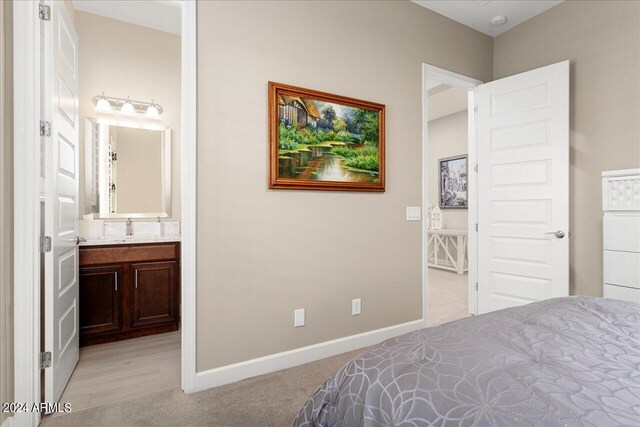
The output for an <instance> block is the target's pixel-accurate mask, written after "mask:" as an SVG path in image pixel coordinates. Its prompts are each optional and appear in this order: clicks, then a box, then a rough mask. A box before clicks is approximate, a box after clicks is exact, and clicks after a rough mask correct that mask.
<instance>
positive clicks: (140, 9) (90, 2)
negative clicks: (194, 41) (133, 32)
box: [72, 0, 182, 35]
mask: <svg viewBox="0 0 640 427" xmlns="http://www.w3.org/2000/svg"><path fill="white" fill-rule="evenodd" d="M72 3H73V7H75V9H76V10H79V11H81V12H87V13H93V14H94V15H100V16H104V17H106V18H111V19H116V20H118V21H124V22H128V23H130V24H136V25H140V26H143V27H147V28H153V29H154V30H160V31H164V32H167V33H173V34H177V35H180V20H181V15H182V10H181V6H180V3H179V2H175V1H170V0H165V1H162V0H156V1H149V0H128V1H117V0H72Z"/></svg>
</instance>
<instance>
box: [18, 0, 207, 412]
mask: <svg viewBox="0 0 640 427" xmlns="http://www.w3.org/2000/svg"><path fill="white" fill-rule="evenodd" d="M143 3H144V2H137V3H136V7H131V5H129V4H124V3H122V2H118V1H104V2H86V1H64V2H63V1H41V2H40V4H38V3H36V2H25V3H21V4H19V5H16V9H15V14H14V17H15V22H18V23H20V22H24V23H25V25H24V26H22V25H16V26H15V29H14V39H15V40H21V43H22V41H23V43H22V44H23V45H24V49H18V52H21V54H20V55H16V60H15V62H14V67H15V69H16V74H17V75H18V76H19V77H18V78H17V79H16V87H17V92H18V93H23V94H24V96H19V97H16V108H15V109H16V111H17V114H16V126H17V127H18V128H21V129H22V128H24V129H30V126H27V125H25V126H21V124H30V123H32V118H33V117H38V118H39V119H40V126H39V129H38V130H39V134H38V130H36V132H31V131H29V132H24V133H23V134H20V135H17V136H16V141H18V140H21V141H22V142H23V143H20V144H17V148H16V151H17V153H18V154H19V155H20V157H18V160H20V161H17V162H16V164H17V165H18V164H20V165H21V166H22V167H23V169H20V172H21V173H20V174H16V177H15V183H16V188H23V189H25V188H26V190H25V194H26V195H27V196H26V197H24V198H22V199H17V200H16V204H15V205H16V212H20V211H24V212H28V213H29V214H28V215H25V219H24V222H23V223H19V224H17V225H16V235H22V234H28V233H38V234H39V237H40V239H39V242H38V243H39V247H36V245H35V244H33V242H36V241H38V239H37V238H36V239H24V240H23V241H24V242H25V244H24V249H25V250H24V251H23V252H24V254H25V255H28V256H25V259H20V260H19V257H17V258H16V266H17V270H18V275H17V276H16V277H19V276H20V274H23V275H24V276H25V278H26V280H24V281H23V282H22V283H23V284H24V286H20V287H16V306H17V310H16V312H17V313H19V315H17V316H16V325H17V327H18V328H20V329H21V330H22V331H23V332H24V333H22V334H20V336H25V337H32V338H33V339H29V340H27V339H25V340H16V344H15V355H16V356H15V357H16V359H17V360H22V361H24V363H22V364H17V365H16V392H15V393H16V399H20V400H21V401H25V402H34V403H36V402H43V401H44V402H47V403H48V404H51V405H53V404H54V403H56V402H61V403H71V404H72V410H74V411H76V410H82V409H85V408H89V407H95V406H102V405H104V404H108V403H110V402H111V403H113V402H117V401H118V400H125V399H130V398H132V397H135V396H143V395H145V394H149V393H151V392H156V391H160V390H164V389H167V388H178V387H182V388H183V389H184V390H185V391H192V390H193V382H194V378H195V364H194V360H195V346H194V345H193V342H194V341H193V337H194V322H193V319H194V315H195V313H194V312H193V310H194V309H195V307H194V305H193V298H192V297H191V296H192V295H193V292H194V287H195V283H194V282H193V281H192V280H184V281H183V280H181V278H182V277H183V276H185V277H188V278H189V279H191V278H192V277H193V274H194V271H195V251H194V249H195V247H194V240H193V239H194V231H195V215H194V214H195V210H194V207H195V193H194V191H195V187H194V186H193V178H194V175H195V170H194V168H193V166H192V165H191V164H192V163H193V154H194V149H195V102H196V100H195V68H194V64H195V29H194V28H195V4H192V3H184V2H181V1H170V2H167V1H157V2H156V1H153V2H146V3H144V4H143ZM34 9H35V10H34ZM34 12H35V13H34ZM33 16H36V17H39V18H40V19H39V20H38V21H37V23H38V25H31V24H35V23H36V21H35V20H34V19H32V17H33ZM26 23H29V25H26ZM185 23H186V24H185ZM183 29H184V31H183ZM35 82H40V84H39V85H38V84H35ZM18 100H20V101H19V103H18ZM18 107H19V108H18ZM21 138H22V139H21ZM22 160H23V161H22ZM21 161H22V163H21ZM185 163H186V164H189V165H190V167H189V168H184V167H182V165H184V164H185ZM183 171H185V172H183ZM185 182H187V183H185ZM24 183H27V184H28V185H22V184H24ZM34 184H37V185H34ZM185 187H186V188H187V191H184V188H185ZM30 190H33V191H32V192H29V191H30ZM182 221H185V222H187V224H188V225H187V226H186V227H184V226H183V225H182ZM181 229H182V233H181ZM36 237H38V236H37V235H36ZM181 240H182V242H181ZM183 253H188V254H189V255H185V256H184V258H185V263H184V266H183V265H182V258H183V255H182V254H183ZM36 254H37V255H36ZM105 256H106V257H105ZM183 271H184V273H183ZM16 280H17V279H16ZM17 282H18V280H17ZM181 282H185V285H184V288H185V289H184V291H183V289H182V286H181ZM181 301H184V302H185V303H184V309H183V304H181ZM154 366H155V368H153V367H154ZM18 384H20V386H19V387H18ZM74 393H75V394H74ZM39 418H40V416H39V415H38V414H37V413H34V414H23V415H22V414H19V415H18V416H17V418H16V423H18V424H19V425H22V424H23V423H24V424H25V425H26V424H27V423H28V424H29V425H36V424H37V423H38V420H39Z"/></svg>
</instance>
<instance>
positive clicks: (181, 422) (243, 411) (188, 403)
mask: <svg viewBox="0 0 640 427" xmlns="http://www.w3.org/2000/svg"><path fill="white" fill-rule="evenodd" d="M362 351H363V350H357V351H354V352H350V353H345V354H341V355H338V356H334V357H330V358H327V359H322V360H319V361H317V362H312V363H308V364H306V365H301V366H297V367H294V368H289V369H285V370H282V371H278V372H273V373H270V374H267V375H261V376H258V377H254V378H250V379H246V380H243V381H239V382H237V383H233V384H229V385H225V386H221V387H217V388H213V389H209V390H205V391H202V392H199V393H193V394H189V395H187V394H184V393H183V392H182V390H180V389H179V388H176V389H173V390H168V391H163V392H158V393H155V394H151V395H149V396H148V397H146V398H141V399H135V400H130V401H127V402H121V403H117V404H111V405H107V406H102V407H97V408H89V409H85V410H83V411H78V412H72V413H69V414H64V415H54V416H46V417H45V418H44V420H43V423H42V424H41V425H43V426H46V427H101V426H116V427H129V426H132V427H138V426H140V427H156V426H158V427H160V426H181V427H206V426H214V427H271V426H273V427H286V426H291V424H292V423H293V420H294V419H295V417H296V415H297V413H298V411H299V410H300V408H301V407H302V405H303V404H304V402H305V401H306V400H307V398H308V397H309V396H311V394H313V392H314V391H315V390H316V389H317V388H318V387H320V385H321V384H322V383H323V382H324V381H325V380H326V379H327V378H329V377H330V376H331V375H332V374H333V373H334V372H335V371H337V370H338V369H340V368H341V367H342V366H343V365H344V364H345V363H347V362H348V361H349V360H350V359H351V358H353V357H354V356H356V355H357V354H359V353H360V352H362Z"/></svg>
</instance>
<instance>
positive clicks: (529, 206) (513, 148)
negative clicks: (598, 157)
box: [478, 61, 569, 314]
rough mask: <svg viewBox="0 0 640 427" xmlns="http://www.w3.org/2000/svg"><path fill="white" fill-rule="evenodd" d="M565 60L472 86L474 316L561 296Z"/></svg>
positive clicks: (564, 270) (565, 247)
mask: <svg viewBox="0 0 640 427" xmlns="http://www.w3.org/2000/svg"><path fill="white" fill-rule="evenodd" d="M568 237H569V61H564V62H560V63H557V64H553V65H549V66H547V67H543V68H539V69H536V70H533V71H528V72H526V73H522V74H518V75H515V76H511V77H507V78H504V79H500V80H496V81H493V82H491V83H487V84H483V85H480V86H479V87H478V313H479V314H481V313H486V312H489V311H493V310H498V309H501V308H507V307H512V306H516V305H521V304H526V303H529V302H533V301H540V300H544V299H548V298H553V297H559V296H566V295H568V294H569V239H568Z"/></svg>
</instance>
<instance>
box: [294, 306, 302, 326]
mask: <svg viewBox="0 0 640 427" xmlns="http://www.w3.org/2000/svg"><path fill="white" fill-rule="evenodd" d="M300 326H304V308H300V309H298V310H295V311H294V312H293V327H294V328H299V327H300Z"/></svg>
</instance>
